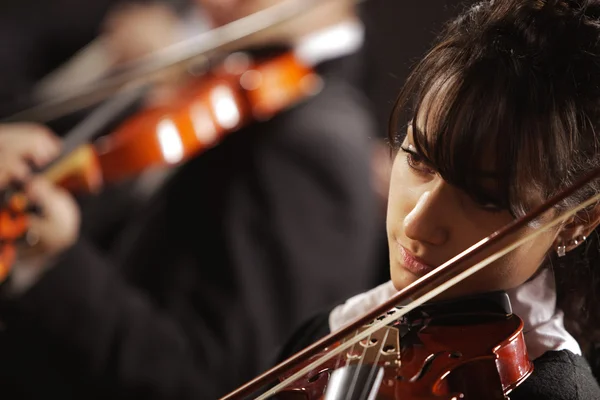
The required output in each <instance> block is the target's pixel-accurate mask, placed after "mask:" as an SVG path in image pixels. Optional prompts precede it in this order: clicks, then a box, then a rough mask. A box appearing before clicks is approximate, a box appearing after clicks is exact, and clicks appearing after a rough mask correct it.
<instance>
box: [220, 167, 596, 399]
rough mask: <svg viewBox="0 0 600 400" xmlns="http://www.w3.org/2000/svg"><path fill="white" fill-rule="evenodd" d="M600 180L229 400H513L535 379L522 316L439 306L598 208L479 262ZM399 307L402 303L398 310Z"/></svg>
mask: <svg viewBox="0 0 600 400" xmlns="http://www.w3.org/2000/svg"><path fill="white" fill-rule="evenodd" d="M599 177H600V168H596V169H594V170H592V171H590V172H589V173H588V174H587V175H586V176H584V177H582V178H581V179H579V181H577V182H576V183H575V184H573V185H572V186H571V187H569V188H566V189H565V190H563V191H562V192H561V193H558V194H556V195H555V196H554V197H552V198H551V199H549V200H548V201H547V202H545V203H544V204H542V205H540V206H538V207H537V208H536V209H534V210H533V211H531V212H529V213H528V214H526V215H524V216H523V217H521V218H519V219H516V220H514V221H513V222H511V223H510V224H508V225H507V226H505V227H504V228H502V229H500V230H499V231H496V232H494V233H493V234H491V235H490V236H488V237H486V238H484V239H482V240H481V241H479V242H478V243H476V244H474V245H473V246H471V247H470V248H468V249H467V250H465V251H463V252H462V253H461V254H459V255H457V256H455V257H454V258H453V259H451V260H449V261H447V262H446V263H444V264H442V265H440V266H439V267H438V268H436V269H434V270H433V271H431V272H429V273H428V274H427V275H425V276H423V277H421V278H420V279H418V280H417V281H415V282H413V283H411V284H410V285H408V286H407V287H405V288H404V289H402V290H400V291H398V292H397V293H396V294H394V295H393V296H392V297H391V298H390V299H389V300H387V301H385V302H384V303H382V304H381V305H379V306H377V307H375V308H373V309H372V310H370V311H368V312H366V313H365V314H364V315H361V316H359V317H357V318H356V319H354V320H353V321H351V322H350V323H348V324H347V325H346V326H344V327H343V328H341V329H339V330H337V331H334V332H332V333H330V334H329V335H327V336H325V337H323V338H321V339H320V340H318V341H317V342H316V343H313V344H312V345H310V346H308V347H306V348H304V349H303V350H301V351H299V352H297V353H296V354H295V355H293V356H291V357H290V358H288V359H286V360H284V361H283V362H281V363H280V364H278V365H276V366H275V367H273V368H271V369H270V370H269V371H267V372H265V373H264V374H262V375H260V376H258V377H256V378H255V379H253V380H251V381H249V382H248V383H246V384H245V385H243V386H241V387H239V388H238V389H236V390H234V391H233V392H231V393H229V394H227V395H226V396H224V397H222V398H221V400H233V399H245V398H248V396H249V395H252V394H258V395H256V396H254V397H252V398H256V399H260V400H262V399H268V398H276V399H282V400H300V399H301V400H321V399H324V400H342V399H344V400H371V399H382V400H388V399H389V400H425V399H427V400H438V399H439V400H458V399H467V400H471V399H473V400H483V399H507V398H508V396H509V394H510V392H511V391H512V390H514V389H515V388H516V387H517V386H519V385H520V384H522V383H523V382H524V381H525V380H526V379H527V378H528V377H529V376H530V375H531V373H532V372H533V364H532V362H531V360H530V359H529V356H528V354H527V348H526V346H525V342H524V335H523V321H522V320H521V319H520V318H519V317H518V316H516V315H514V314H512V312H511V311H510V307H509V306H505V307H504V308H501V307H500V308H499V307H480V308H478V307H477V305H478V304H480V299H478V298H463V299H458V300H453V301H451V302H450V303H445V302H431V300H432V299H434V298H435V297H436V296H438V295H439V294H441V293H443V292H444V291H445V290H447V289H448V288H450V287H452V286H453V285H455V284H457V283H459V282H461V281H462V280H464V279H466V278H468V277H469V276H471V275H472V274H474V273H476V272H477V271H479V270H481V269H482V268H485V267H486V266H487V265H489V264H491V263H492V262H494V261H495V260H497V259H498V258H500V257H502V256H504V255H505V254H508V253H509V252H511V251H513V250H514V249H516V248H517V247H519V246H521V245H522V244H524V243H526V242H527V241H529V240H532V239H534V238H535V237H537V236H538V235H540V234H542V233H543V232H544V231H546V230H547V229H549V228H551V227H554V226H556V225H558V224H560V223H563V222H564V221H566V220H567V219H569V218H571V217H572V216H573V215H575V214H576V213H578V212H580V211H582V210H584V209H585V208H587V207H589V206H591V205H593V204H596V203H597V202H598V201H600V194H597V195H594V196H592V197H591V198H589V199H587V200H585V201H584V202H582V203H581V204H579V205H577V206H575V207H573V208H572V209H570V210H568V211H566V212H564V213H563V214H562V215H559V216H557V217H555V218H554V219H553V220H551V221H550V222H548V223H546V224H545V225H544V226H542V227H540V228H539V229H537V230H535V231H533V232H531V233H529V234H527V235H525V236H522V237H519V238H518V239H511V240H510V241H509V243H508V244H507V245H504V247H502V248H501V250H498V251H496V252H494V253H493V254H491V255H489V256H487V257H486V258H484V259H483V260H482V261H479V262H474V261H473V258H474V257H476V256H477V255H480V254H481V253H483V252H486V251H488V250H489V249H490V248H492V247H493V246H495V245H497V244H498V243H499V242H500V241H502V240H505V239H507V237H509V236H510V235H513V234H515V233H516V232H519V231H520V230H521V229H522V228H523V227H525V226H527V224H529V223H531V222H532V221H534V220H536V219H537V218H538V217H540V216H541V215H542V214H544V213H546V212H547V211H549V210H550V209H551V208H552V207H554V206H555V205H556V204H558V203H559V202H561V201H563V200H565V199H566V198H568V197H569V196H571V195H572V194H573V193H575V192H577V191H578V190H580V189H581V188H582V187H584V186H585V185H586V184H587V183H589V182H590V181H592V180H594V179H598V178H599ZM488 295H493V294H488ZM505 301H508V298H507V296H506V299H505ZM454 302H458V303H454ZM452 303H454V306H453V305H452ZM501 303H502V301H500V302H498V304H501ZM399 304H402V306H400V307H398V305H399ZM474 304H475V307H474V306H473V305H474ZM269 385H270V386H269ZM265 387H267V389H264V388H265ZM261 389H262V390H263V391H262V392H261Z"/></svg>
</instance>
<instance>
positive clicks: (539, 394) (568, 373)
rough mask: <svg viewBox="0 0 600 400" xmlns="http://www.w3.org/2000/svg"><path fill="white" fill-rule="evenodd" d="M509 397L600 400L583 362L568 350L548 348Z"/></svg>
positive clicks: (547, 399)
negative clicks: (550, 349)
mask: <svg viewBox="0 0 600 400" xmlns="http://www.w3.org/2000/svg"><path fill="white" fill-rule="evenodd" d="M510 398H511V399H513V400H521V399H523V400H524V399H528V400H542V399H543V400H592V399H600V387H599V386H598V382H597V381H596V379H595V378H594V375H593V374H592V371H591V368H590V367H589V365H588V363H587V361H586V360H585V359H584V358H583V357H581V356H578V355H575V354H573V353H571V352H570V351H568V350H563V351H549V352H546V353H544V354H543V355H542V356H541V357H539V358H537V359H536V360H535V361H534V372H533V374H532V375H531V376H530V377H529V378H528V379H527V380H526V381H525V382H523V384H522V385H521V386H519V387H518V388H517V389H515V391H514V392H513V393H512V394H511V395H510Z"/></svg>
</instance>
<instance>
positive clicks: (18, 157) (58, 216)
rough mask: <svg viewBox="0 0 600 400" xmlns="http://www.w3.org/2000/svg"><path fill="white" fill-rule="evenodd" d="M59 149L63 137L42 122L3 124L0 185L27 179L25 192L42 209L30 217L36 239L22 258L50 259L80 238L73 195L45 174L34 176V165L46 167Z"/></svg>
mask: <svg viewBox="0 0 600 400" xmlns="http://www.w3.org/2000/svg"><path fill="white" fill-rule="evenodd" d="M60 148H61V143H60V140H59V139H58V138H57V137H56V136H55V135H54V134H53V133H52V132H51V131H50V130H48V129H47V128H45V127H43V126H41V125H36V124H25V123H18V124H6V125H0V187H6V186H7V185H8V184H10V183H11V182H14V181H17V182H26V183H25V185H24V192H25V195H26V196H27V198H28V199H29V201H31V202H33V203H35V204H36V205H38V206H39V207H40V209H41V211H42V212H41V215H31V216H30V218H29V229H30V233H31V234H32V235H33V236H35V237H36V239H37V240H36V244H35V245H34V246H32V247H31V248H28V249H24V250H25V251H23V252H21V253H22V257H20V258H19V261H25V262H27V261H29V260H31V259H32V258H35V259H36V260H39V259H44V260H46V259H49V258H50V257H52V256H55V255H56V254H58V253H60V252H61V251H63V250H65V249H66V248H68V247H69V246H71V245H72V244H73V243H74V242H75V241H76V240H77V237H78V233H79V225H80V212H79V208H78V206H77V204H76V202H75V200H74V199H73V197H72V196H71V195H70V194H69V193H68V192H66V191H65V190H63V189H61V188H59V187H57V186H55V185H54V184H52V183H51V182H49V181H48V180H46V179H45V178H44V177H43V176H32V175H31V174H32V171H31V169H32V168H31V167H32V165H33V166H35V167H38V168H39V167H43V166H44V165H46V164H47V163H48V162H50V161H51V160H52V159H53V158H54V157H56V156H58V154H59V153H60ZM36 264H39V263H36Z"/></svg>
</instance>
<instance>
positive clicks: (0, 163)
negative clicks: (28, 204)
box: [0, 156, 31, 187]
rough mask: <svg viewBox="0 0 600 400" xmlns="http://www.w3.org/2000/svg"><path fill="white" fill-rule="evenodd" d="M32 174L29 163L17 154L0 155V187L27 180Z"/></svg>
mask: <svg viewBox="0 0 600 400" xmlns="http://www.w3.org/2000/svg"><path fill="white" fill-rule="evenodd" d="M30 174H31V168H30V166H29V164H28V163H27V162H26V161H25V160H24V159H20V158H18V157H15V156H4V157H2V156H0V187H6V186H8V185H10V184H12V183H15V182H25V181H26V180H27V178H28V177H29V176H30Z"/></svg>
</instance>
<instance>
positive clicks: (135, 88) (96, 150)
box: [0, 0, 322, 282]
mask: <svg viewBox="0 0 600 400" xmlns="http://www.w3.org/2000/svg"><path fill="white" fill-rule="evenodd" d="M317 4H319V1H315V0H302V1H297V0H292V1H288V2H284V3H280V4H278V5H276V6H273V7H271V8H269V9H265V10H263V11H261V12H259V13H257V14H255V15H251V16H249V17H246V18H244V19H242V20H238V21H235V22H233V23H231V24H228V25H226V26H224V27H221V28H217V29H215V30H214V31H211V32H207V33H206V34H203V35H201V37H198V38H194V39H191V40H189V41H188V42H184V43H180V44H178V45H175V46H173V47H170V48H167V49H165V50H163V51H161V52H158V53H157V54H153V55H150V56H148V57H146V58H145V59H143V60H140V61H139V62H136V63H134V64H133V65H131V66H130V67H127V68H124V69H123V72H121V73H120V74H117V75H115V76H111V77H109V78H106V79H105V80H103V81H101V82H99V83H96V84H94V85H92V86H90V87H84V88H83V89H80V90H77V91H75V92H74V93H70V94H68V95H66V97H63V98H59V99H55V100H53V101H50V102H48V103H45V104H42V105H40V106H38V107H35V108H33V109H30V110H26V111H24V112H21V113H18V114H16V115H14V116H12V117H10V118H8V119H6V120H5V121H4V122H10V121H38V122H40V121H48V120H52V119H55V118H58V117H60V116H62V115H64V114H65V113H68V112H71V111H74V110H77V109H80V108H83V107H85V106H87V105H89V104H90V103H94V102H97V101H98V100H99V99H102V98H106V97H107V96H109V95H113V98H111V99H109V100H108V101H107V102H106V103H105V104H103V105H102V106H100V107H99V108H98V109H97V110H95V111H94V112H93V113H92V114H91V115H90V116H89V117H87V118H86V119H85V120H84V121H83V122H81V123H80V124H79V125H78V126H77V127H75V128H74V129H73V130H72V132H70V133H69V134H67V135H66V139H65V145H64V151H63V154H62V156H61V157H59V158H58V159H57V160H55V161H54V162H53V163H51V164H50V165H48V166H47V167H46V168H44V169H43V170H42V171H40V173H42V174H43V175H45V176H46V177H47V178H48V179H50V180H51V181H53V182H54V183H56V184H58V185H60V186H62V187H64V188H66V189H68V190H70V191H71V192H73V193H85V192H88V193H89V192H92V193H94V192H98V191H99V190H101V188H102V186H103V185H104V184H108V183H113V182H117V181H119V180H122V179H127V178H130V177H133V176H135V175H136V174H139V173H141V172H143V171H144V170H146V169H148V168H152V167H155V166H161V165H162V166H173V165H178V164H181V163H183V162H185V161H187V160H188V159H189V158H191V157H194V156H196V155H198V154H199V153H200V152H202V151H203V150H206V149H208V148H210V147H212V146H214V145H216V144H217V143H218V142H219V141H220V140H222V139H223V138H224V137H225V136H226V135H227V134H229V133H231V132H234V131H236V130H238V129H240V128H241V127H243V126H246V125H248V124H250V123H252V122H254V121H261V120H266V119H269V118H271V117H273V116H274V115H276V114H277V113H279V112H281V111H283V110H285V109H287V108H288V107H292V106H294V105H295V104H296V103H298V102H300V101H302V100H303V99H305V98H306V97H308V96H311V95H314V94H316V93H318V91H319V90H320V88H321V86H322V81H321V79H320V77H319V76H318V75H317V74H316V73H315V72H314V71H313V70H312V68H311V66H309V65H305V64H303V63H302V62H301V61H300V60H298V59H297V58H296V57H295V55H294V53H293V52H291V51H290V52H287V53H283V54H279V55H277V56H273V57H271V58H267V59H263V60H260V61H256V60H253V59H252V58H251V57H250V56H249V55H248V54H246V53H243V52H233V53H231V54H229V55H228V56H226V57H224V58H223V59H224V61H223V62H222V63H219V64H218V65H217V66H216V67H215V68H213V69H212V70H210V71H209V72H207V73H206V74H204V75H203V76H202V77H200V78H197V79H194V80H191V81H190V83H189V84H188V85H186V86H185V87H183V88H181V89H180V90H179V91H178V93H177V96H176V98H175V99H174V100H173V101H170V102H169V104H167V105H161V106H153V107H147V108H145V109H143V110H142V111H140V112H137V113H135V114H134V115H133V116H131V117H129V118H127V119H126V120H125V121H124V122H123V123H121V124H120V126H118V127H117V128H116V129H115V130H114V131H113V132H111V133H110V134H108V135H105V136H104V137H102V138H100V139H99V140H97V141H96V142H94V143H90V140H91V138H92V137H94V136H95V135H96V134H97V133H98V132H99V131H100V130H101V129H103V127H105V126H106V125H107V124H108V123H110V122H111V121H112V120H113V119H114V117H115V116H116V115H117V114H118V113H119V112H122V110H123V109H124V108H126V107H127V106H130V105H131V104H133V102H134V101H136V100H138V99H139V98H140V95H141V94H142V93H144V92H145V90H146V88H147V87H148V86H150V85H151V84H152V78H153V77H154V78H155V77H156V74H157V73H160V72H164V71H165V70H166V69H169V68H172V67H174V66H179V67H181V66H182V65H186V63H192V62H197V59H198V57H206V55H207V54H213V53H214V52H215V51H216V50H222V49H225V48H226V49H230V48H232V47H233V46H234V44H238V45H239V42H240V41H241V42H243V40H242V39H248V38H249V37H251V36H252V34H254V33H258V32H261V31H263V30H265V29H268V28H270V27H272V26H275V25H277V24H279V23H282V22H285V21H286V20H288V19H290V18H292V17H294V16H296V15H298V14H300V13H302V12H304V11H308V10H310V9H311V7H314V6H315V5H317ZM0 200H2V199H0ZM32 209H33V208H32V205H30V204H29V203H28V201H27V199H26V198H24V197H23V196H22V195H21V194H19V192H18V190H13V189H11V190H7V191H5V193H4V195H3V202H2V204H1V208H0V245H1V248H0V282H2V281H3V280H4V279H5V277H6V276H7V274H8V273H9V271H10V267H11V265H12V263H13V262H14V260H15V256H16V249H15V243H16V242H18V241H20V240H23V238H25V237H26V234H27V226H28V223H27V213H28V212H29V211H31V210H32Z"/></svg>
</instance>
